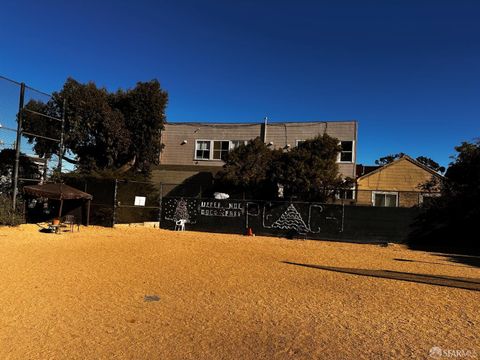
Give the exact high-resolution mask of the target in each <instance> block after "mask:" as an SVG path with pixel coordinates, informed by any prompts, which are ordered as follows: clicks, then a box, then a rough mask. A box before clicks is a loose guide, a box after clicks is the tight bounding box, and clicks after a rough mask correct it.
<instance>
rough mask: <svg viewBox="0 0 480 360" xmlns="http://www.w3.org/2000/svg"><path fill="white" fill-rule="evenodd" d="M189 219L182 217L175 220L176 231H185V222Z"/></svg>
mask: <svg viewBox="0 0 480 360" xmlns="http://www.w3.org/2000/svg"><path fill="white" fill-rule="evenodd" d="M186 222H187V220H185V219H180V220H177V221H176V222H175V231H185V224H186Z"/></svg>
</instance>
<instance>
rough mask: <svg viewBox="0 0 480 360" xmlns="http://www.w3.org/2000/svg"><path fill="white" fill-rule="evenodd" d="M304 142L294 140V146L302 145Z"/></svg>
mask: <svg viewBox="0 0 480 360" xmlns="http://www.w3.org/2000/svg"><path fill="white" fill-rule="evenodd" d="M304 142H305V140H295V146H296V147H299V146H300V145H302V144H303V143H304Z"/></svg>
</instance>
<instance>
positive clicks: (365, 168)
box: [355, 164, 381, 178]
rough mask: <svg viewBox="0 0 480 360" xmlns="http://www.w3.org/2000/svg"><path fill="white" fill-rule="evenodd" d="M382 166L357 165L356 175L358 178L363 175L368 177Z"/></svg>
mask: <svg viewBox="0 0 480 360" xmlns="http://www.w3.org/2000/svg"><path fill="white" fill-rule="evenodd" d="M379 167H381V166H380V165H362V164H357V165H356V168H355V174H357V178H359V177H360V176H363V175H367V174H369V173H371V172H372V171H375V170H377V169H378V168H379Z"/></svg>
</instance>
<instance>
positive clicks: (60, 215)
mask: <svg viewBox="0 0 480 360" xmlns="http://www.w3.org/2000/svg"><path fill="white" fill-rule="evenodd" d="M62 209H63V199H60V209H59V210H58V218H59V219H61V217H62Z"/></svg>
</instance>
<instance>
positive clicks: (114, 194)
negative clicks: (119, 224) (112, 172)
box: [112, 179, 118, 227]
mask: <svg viewBox="0 0 480 360" xmlns="http://www.w3.org/2000/svg"><path fill="white" fill-rule="evenodd" d="M117 185H118V179H115V187H114V189H113V214H112V227H114V226H115V220H116V219H115V216H116V211H117Z"/></svg>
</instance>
